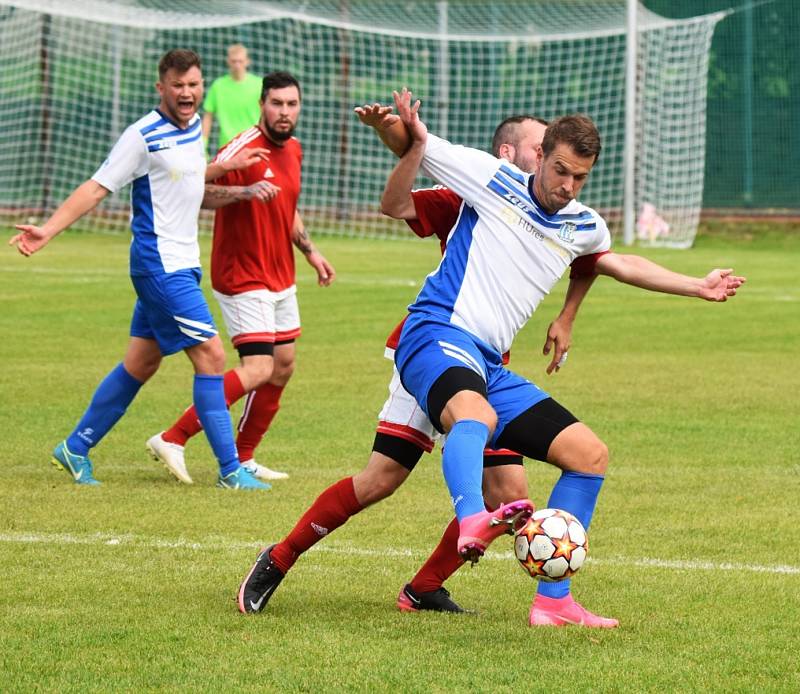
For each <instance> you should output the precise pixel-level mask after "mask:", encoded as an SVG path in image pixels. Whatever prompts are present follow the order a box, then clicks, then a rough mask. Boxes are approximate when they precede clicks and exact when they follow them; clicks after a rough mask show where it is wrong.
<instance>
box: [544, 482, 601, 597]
mask: <svg viewBox="0 0 800 694" xmlns="http://www.w3.org/2000/svg"><path fill="white" fill-rule="evenodd" d="M604 479H605V478H604V477H603V475H587V474H585V473H583V472H569V471H566V470H565V471H564V472H562V473H561V477H559V478H558V482H556V486H555V487H553V491H552V492H551V493H550V499H549V500H548V502H547V507H548V508H560V509H561V510H562V511H569V512H570V513H571V514H572V515H573V516H575V517H576V518H577V519H578V520H579V521H580V522H581V524H582V525H583V527H584V528H586V531H587V532H588V530H589V524H590V523H591V522H592V514H593V513H594V507H595V505H596V504H597V497H598V495H599V494H600V487H602V486H603V480H604ZM571 582H572V581H571V580H570V579H569V578H567V579H565V580H563V581H558V582H557V583H545V582H544V581H539V588H538V590H537V592H538V593H539V595H544V596H545V597H548V598H565V597H567V595H569V589H570V584H571Z"/></svg>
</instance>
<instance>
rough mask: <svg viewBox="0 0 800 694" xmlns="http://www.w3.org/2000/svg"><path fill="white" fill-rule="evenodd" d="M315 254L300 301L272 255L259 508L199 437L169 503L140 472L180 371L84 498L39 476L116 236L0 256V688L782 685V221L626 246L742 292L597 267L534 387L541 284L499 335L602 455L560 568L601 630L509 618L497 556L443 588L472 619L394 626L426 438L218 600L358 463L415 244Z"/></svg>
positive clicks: (434, 470)
mask: <svg viewBox="0 0 800 694" xmlns="http://www.w3.org/2000/svg"><path fill="white" fill-rule="evenodd" d="M319 244H320V246H321V247H322V248H323V249H324V251H325V253H326V255H327V256H328V257H329V258H330V259H331V261H332V262H333V263H334V264H335V265H336V267H337V270H338V274H339V278H338V280H337V283H336V285H335V286H333V287H331V288H329V289H325V290H322V289H319V288H317V287H316V286H315V285H314V284H313V282H312V278H311V275H310V273H309V271H308V268H307V267H306V266H303V267H301V268H300V278H299V287H300V302H301V310H302V314H303V323H304V335H303V337H302V339H301V340H300V342H299V343H298V352H299V354H298V368H297V372H296V374H295V377H294V380H293V381H292V383H291V384H290V386H289V388H288V389H287V391H286V394H285V398H284V405H283V408H282V410H281V412H280V414H279V415H278V418H277V420H276V422H275V425H274V427H273V430H272V431H271V432H270V434H269V435H268V440H267V441H265V445H264V449H263V452H262V456H264V457H265V459H268V460H269V461H270V464H273V463H274V467H276V468H278V469H285V470H287V471H289V472H290V473H291V475H292V477H291V479H290V480H288V481H286V482H279V483H276V484H275V485H274V489H273V491H271V492H269V493H267V494H255V493H251V494H245V493H231V492H224V491H221V490H218V489H215V488H214V486H213V484H214V481H215V474H216V473H215V465H214V462H213V459H212V456H211V454H210V452H209V450H208V447H207V445H206V443H205V441H204V440H203V439H202V438H201V437H199V438H198V439H197V440H195V441H193V442H192V443H191V444H190V446H189V448H188V449H187V451H188V461H189V466H190V470H191V472H192V475H193V477H194V479H195V482H196V484H195V486H194V487H190V488H187V487H181V486H178V485H177V484H175V483H173V482H172V481H171V480H170V479H169V478H168V477H167V475H166V473H165V472H164V471H163V469H161V468H160V467H158V466H156V465H154V464H153V463H152V462H151V461H150V460H149V459H148V458H147V457H146V455H145V452H144V441H145V440H146V439H147V438H148V437H149V436H150V435H151V434H153V433H154V432H157V431H159V430H161V429H163V428H165V426H167V425H168V424H169V423H170V422H171V420H172V419H173V418H174V417H175V416H177V414H179V413H180V412H181V410H182V408H183V407H185V406H186V405H187V404H188V398H189V394H190V388H191V370H190V366H189V363H188V360H186V359H185V357H183V356H181V355H179V356H175V357H173V358H171V359H168V360H166V361H165V363H164V365H163V367H162V370H161V371H160V372H159V373H158V374H157V376H156V377H155V378H154V379H153V381H152V382H151V383H150V384H149V385H148V386H147V387H146V388H145V389H144V390H143V391H142V392H141V394H140V396H139V397H138V399H137V400H136V401H135V403H134V404H133V405H132V407H131V408H130V410H129V412H128V414H127V415H126V417H125V418H124V419H123V420H122V421H121V422H120V424H119V425H118V426H117V428H116V429H115V430H114V431H112V432H111V434H110V435H109V436H108V437H107V439H106V440H104V441H103V443H102V444H101V445H100V446H99V447H98V449H97V450H96V451H95V452H94V454H93V459H94V462H95V470H96V474H97V476H98V477H99V478H100V479H101V480H102V481H103V486H102V487H101V488H98V489H83V488H78V487H77V486H76V485H73V484H71V483H70V481H69V479H68V478H67V476H66V475H65V474H64V473H63V472H58V471H56V470H55V469H54V468H52V467H51V466H50V465H49V464H48V459H49V454H50V451H51V449H52V448H53V446H54V444H55V443H57V441H58V440H60V439H61V438H63V437H64V436H65V435H66V434H67V433H68V431H69V430H70V428H71V427H72V426H73V425H74V423H75V421H76V420H77V417H78V416H79V415H80V413H81V412H82V411H83V408H84V407H85V405H86V403H87V401H88V398H89V397H90V395H91V392H92V390H93V388H94V387H95V385H96V383H97V382H98V380H99V379H100V378H102V377H103V376H104V375H105V373H106V372H107V371H108V370H109V369H110V368H111V367H112V366H113V365H114V364H115V363H117V361H118V360H119V358H120V357H121V355H122V352H123V350H124V347H125V343H126V340H127V333H126V329H127V324H128V321H129V315H130V309H131V306H132V301H133V292H132V289H131V287H130V284H129V281H128V279H127V272H126V267H127V247H128V240H127V238H125V237H113V236H100V235H91V234H81V233H70V234H67V235H66V236H65V237H64V238H61V239H58V240H57V241H56V242H54V243H53V245H52V247H50V248H48V249H45V251H43V252H42V253H41V254H40V255H38V256H36V257H34V258H30V259H24V258H22V257H20V256H17V255H16V254H15V253H13V252H12V251H11V250H7V251H5V252H3V253H2V254H0V296H1V297H2V301H1V306H2V311H0V329H1V330H2V338H3V339H2V341H0V359H1V360H2V361H1V363H2V364H3V369H2V371H0V427H2V432H3V448H2V450H3V457H2V459H3V464H2V465H1V466H0V498H2V503H1V504H0V566H2V567H3V569H2V577H3V581H2V592H0V690H2V691H33V690H36V691H81V692H87V691H98V692H99V691H110V690H114V691H142V690H165V691H166V690H168V691H178V690H192V691H209V692H212V691H262V692H263V691H404V692H405V691H408V692H453V691H487V692H489V691H491V692H495V693H496V692H517V691H547V690H569V691H579V692H598V691H608V692H612V691H653V692H656V691H658V692H663V691H720V692H722V691H724V692H730V691H759V692H761V691H785V692H795V691H798V690H800V675H798V669H797V638H798V627H797V625H798V623H800V604H799V603H798V599H797V598H798V595H800V561H799V560H798V550H799V549H800V530H798V524H797V499H798V495H799V494H800V454H798V450H800V445H798V444H799V443H800V441H798V421H800V406H799V405H798V403H800V398H798V392H800V373H799V371H798V368H797V367H798V361H797V355H798V348H800V329H799V328H798V325H799V324H798V318H800V313H799V312H798V305H800V304H799V303H798V302H800V289H798V285H797V281H796V275H797V260H796V259H797V257H798V254H800V235H798V234H796V233H791V231H789V230H788V228H787V229H786V233H777V232H774V230H773V232H771V233H763V234H761V233H757V234H751V233H742V234H738V235H737V236H736V238H735V239H734V240H731V239H730V236H729V235H727V234H723V233H714V234H709V235H706V236H703V237H701V238H700V239H699V240H698V244H697V247H696V248H695V249H694V250H692V251H688V252H682V251H666V250H663V251H654V250H651V251H646V252H645V254H646V255H647V256H648V257H651V258H652V259H654V260H656V261H657V262H661V263H663V264H665V265H668V266H670V267H673V268H675V269H678V270H681V271H684V272H687V273H691V274H705V272H707V271H708V270H709V269H711V268H712V267H716V266H723V267H724V266H728V265H731V266H733V267H735V268H736V270H737V271H738V272H740V273H741V274H745V275H747V277H748V283H747V285H746V286H745V287H744V288H743V289H742V290H741V292H740V295H739V296H738V297H736V298H735V299H734V300H733V301H731V302H729V303H727V304H722V305H711V304H705V303H702V302H700V301H696V300H689V299H680V298H676V297H667V296H661V295H653V294H646V293H644V292H641V291H639V290H636V289H633V288H631V287H626V286H622V285H618V284H616V283H615V282H613V281H612V280H609V279H607V278H601V279H600V280H598V282H597V283H596V285H595V287H594V288H593V289H592V292H591V294H590V295H589V297H588V298H587V300H586V302H585V305H584V307H583V309H582V312H581V315H580V316H579V319H578V323H577V325H576V329H575V335H574V341H573V342H574V344H573V347H572V349H571V351H570V360H569V363H568V365H567V366H566V367H565V368H564V369H563V370H562V371H561V372H560V373H559V374H558V375H556V376H552V377H547V376H545V374H544V368H545V365H546V363H547V362H546V360H545V358H544V357H542V356H541V354H540V350H541V344H542V342H543V338H544V332H545V329H546V326H547V324H548V322H549V321H550V320H551V319H552V317H553V316H554V315H555V313H556V312H557V310H558V308H559V307H560V303H561V299H562V297H563V289H564V286H565V285H560V286H559V287H558V288H557V289H556V290H555V291H554V293H553V295H552V296H551V297H549V298H548V299H547V300H546V301H545V302H544V304H543V305H542V306H541V308H540V310H539V312H538V313H537V315H536V316H535V317H534V319H533V320H532V321H531V322H530V325H529V326H528V327H527V328H526V329H525V330H524V331H523V333H522V334H521V335H520V337H519V339H518V340H517V342H516V344H515V347H514V354H513V365H514V367H515V368H516V369H517V370H518V371H520V372H521V373H523V374H524V375H526V376H528V377H530V378H532V379H534V380H535V381H536V382H538V383H539V384H540V385H542V386H543V387H545V388H546V389H548V390H549V391H550V392H551V393H552V394H553V395H554V397H556V398H557V399H558V400H559V401H560V402H562V403H564V404H565V405H566V406H568V407H569V408H570V409H571V410H572V411H573V412H575V413H576V414H577V415H578V416H580V417H581V418H582V419H583V420H584V421H585V422H586V423H588V424H589V425H590V426H591V427H592V428H593V429H594V430H595V431H596V432H598V434H599V435H600V436H601V437H602V438H603V439H604V440H605V441H606V442H607V443H608V445H609V447H610V450H611V465H610V469H609V473H608V477H607V481H606V485H605V487H604V490H603V493H602V496H601V499H600V504H599V506H598V510H597V513H596V514H595V519H594V522H593V526H592V548H591V556H592V561H591V562H590V563H589V564H587V565H586V567H585V568H584V569H583V570H582V571H581V573H580V574H579V575H578V576H577V577H576V579H575V581H574V588H575V593H576V595H577V597H578V598H579V599H581V600H582V601H583V602H584V603H585V604H586V605H587V606H589V607H590V608H595V609H597V610H599V611H600V612H602V613H603V614H609V615H613V616H616V617H618V618H619V619H620V621H621V625H622V626H621V628H620V629H618V630H616V631H613V632H604V633H597V632H594V631H588V630H581V629H558V630H542V629H537V630H532V629H529V628H528V627H527V622H526V618H527V609H528V606H529V603H530V599H531V597H532V595H533V593H534V585H533V583H532V582H531V581H530V579H527V578H526V577H525V576H524V575H523V573H522V571H520V569H519V568H517V567H516V566H515V562H514V561H513V560H512V559H511V558H510V556H509V555H508V552H509V551H510V543H508V544H506V545H504V544H503V542H498V544H497V545H496V546H495V547H493V550H494V551H493V552H492V553H491V554H490V555H489V556H488V557H487V558H486V559H485V560H483V561H482V562H481V563H480V565H478V566H477V567H475V568H474V569H464V570H462V571H460V572H458V573H457V574H456V575H455V576H454V577H453V578H452V579H451V580H450V581H449V583H448V586H449V588H450V589H451V590H452V592H453V595H454V597H455V598H456V599H457V600H458V601H459V602H460V603H462V604H464V605H466V606H468V607H474V608H476V609H478V610H479V612H480V614H479V615H478V616H477V617H472V618H469V617H464V618H461V617H455V618H452V617H448V616H442V615H429V614H418V615H403V614H400V613H398V612H397V611H396V609H395V607H394V600H395V597H396V595H397V592H398V590H399V589H400V587H401V586H402V584H403V583H404V582H405V581H406V580H408V579H409V578H410V576H411V575H413V573H414V571H415V569H416V568H417V567H418V565H419V564H420V563H421V562H422V561H423V559H424V558H425V557H426V556H427V553H428V551H429V550H430V549H431V548H432V547H433V545H434V544H435V542H436V541H437V539H438V537H439V534H440V532H441V530H442V529H443V528H444V526H445V524H446V523H447V521H448V519H449V517H450V515H451V510H450V506H449V502H448V498H447V493H446V491H445V488H444V484H443V481H442V478H441V473H440V469H439V454H438V452H436V453H434V454H433V455H432V456H426V457H425V458H424V459H423V461H422V462H421V463H420V465H419V467H418V469H417V470H416V471H415V473H414V474H413V475H412V476H411V478H410V479H409V481H408V483H407V484H406V485H405V486H404V487H403V489H402V490H400V491H399V492H398V493H397V494H396V495H395V496H394V497H392V498H390V499H388V500H387V501H385V502H383V503H382V504H380V505H378V506H376V507H374V508H372V509H369V510H368V511H366V512H364V513H363V514H362V515H360V516H359V517H357V518H355V519H354V520H353V521H352V522H350V523H348V524H347V525H346V526H344V527H343V528H341V529H340V530H338V531H337V532H336V533H335V534H334V535H332V536H331V537H330V538H328V539H326V540H325V541H324V542H322V543H320V544H319V545H318V546H317V549H315V550H314V551H312V552H309V553H308V554H307V555H306V556H304V557H303V558H302V559H301V560H300V561H299V562H298V564H297V565H296V567H295V569H294V570H293V571H292V572H291V573H290V574H289V576H288V577H287V578H286V580H285V581H284V584H283V585H282V586H281V588H280V590H279V591H278V592H277V593H276V595H275V597H274V598H273V599H272V601H271V602H270V604H269V607H268V608H267V610H266V612H265V613H263V614H262V615H259V616H256V617H253V618H244V617H242V616H241V615H239V614H238V612H237V611H236V609H235V605H234V602H233V596H234V594H235V591H236V588H237V585H238V582H239V580H240V579H241V577H242V576H243V574H244V573H245V571H246V570H247V569H248V567H249V566H250V563H251V562H252V560H253V558H254V555H255V552H256V550H257V549H258V548H259V547H260V546H261V545H262V544H263V543H266V542H268V541H275V540H277V539H280V538H281V537H282V536H283V535H284V534H285V533H286V532H287V531H288V530H289V529H290V527H291V526H292V525H293V524H294V522H295V521H296V519H297V518H298V517H299V515H300V514H301V512H302V511H304V510H305V508H306V507H307V505H308V504H309V503H310V502H311V501H312V500H313V499H314V498H315V497H316V495H317V494H318V493H319V492H320V491H321V490H322V489H323V488H324V487H325V486H327V485H328V484H330V483H332V482H334V481H336V480H337V479H339V478H341V477H343V476H345V475H347V474H352V473H354V472H356V471H358V470H359V469H361V467H362V466H363V465H364V464H365V462H366V460H367V457H368V455H369V451H370V447H371V443H372V436H373V431H374V424H375V419H376V414H377V412H378V410H379V408H380V406H381V404H382V402H383V399H384V395H385V387H386V384H387V382H388V378H389V373H390V368H389V364H388V363H387V362H386V361H385V360H384V359H383V357H382V351H383V349H382V347H383V340H384V339H385V337H386V334H387V333H388V332H389V330H390V329H391V328H392V327H393V326H394V324H395V322H396V321H397V320H399V318H401V317H402V314H403V306H404V305H405V304H406V303H408V302H409V301H410V300H411V299H412V298H413V296H414V294H415V291H416V286H417V284H418V282H419V280H420V279H421V278H422V276H423V275H424V273H426V272H427V271H429V270H430V269H431V268H432V267H433V265H434V263H435V262H436V256H437V250H436V248H434V245H435V244H432V243H429V242H423V241H418V242H417V241H414V242H393V241H383V242H380V241H345V240H340V239H321V240H320V242H319ZM234 362H235V357H234V355H233V353H231V354H230V363H231V364H233V363H234ZM528 474H529V481H530V485H531V495H532V498H533V499H534V501H535V502H536V503H537V504H538V505H540V506H542V505H544V504H545V502H546V499H547V496H548V493H549V490H550V488H551V486H552V483H553V481H554V480H555V478H556V473H555V471H554V470H552V469H550V468H548V466H546V465H544V464H540V463H535V462H531V463H530V464H529V465H528ZM782 565H783V566H785V567H788V568H787V569H785V571H784V572H782V573H781V572H779V570H778V567H780V566H782ZM758 567H762V568H763V570H761V571H758V570H751V568H752V569H756V568H758Z"/></svg>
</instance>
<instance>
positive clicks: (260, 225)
mask: <svg viewBox="0 0 800 694" xmlns="http://www.w3.org/2000/svg"><path fill="white" fill-rule="evenodd" d="M259 147H264V148H266V149H269V150H270V154H269V159H268V160H267V161H259V162H258V163H256V164H253V165H252V166H249V167H248V168H246V169H240V170H238V171H229V172H228V173H226V174H225V175H224V176H222V177H220V178H218V179H217V180H216V181H214V184H215V185H225V186H249V185H252V184H254V183H258V182H259V181H268V182H269V183H272V184H273V185H276V186H278V187H279V188H280V192H279V193H278V194H277V195H276V196H275V197H274V198H273V199H272V200H270V201H269V202H266V203H265V202H261V201H259V200H241V201H239V202H234V203H231V204H230V205H226V206H225V207H220V208H219V209H218V210H217V212H216V215H215V217H214V241H213V246H212V250H211V285H212V286H213V287H214V289H216V290H217V291H218V292H221V293H222V294H228V295H230V294H241V293H243V292H248V291H252V290H255V289H267V290H269V291H271V292H279V291H282V290H284V289H288V288H289V287H291V286H292V285H294V283H295V264H294V250H293V244H292V228H293V225H294V218H295V214H296V213H297V200H298V198H299V197H300V177H301V165H302V162H303V149H302V147H301V146H300V141H299V140H297V139H295V138H294V137H290V138H289V139H288V140H286V141H285V142H284V143H283V144H282V145H280V144H277V143H275V142H273V141H272V140H270V139H269V138H268V137H267V136H266V134H265V133H264V132H263V131H262V130H261V128H260V127H258V126H254V127H252V128H250V129H249V130H245V131H244V132H243V133H240V134H239V135H237V136H236V137H235V138H233V140H231V141H230V142H229V143H228V144H227V145H225V146H224V147H223V148H222V149H221V150H220V151H219V152H218V153H217V156H216V157H215V158H214V162H215V163H220V162H223V161H225V160H226V159H229V158H230V157H233V156H235V155H237V154H239V153H240V152H242V151H243V150H246V149H255V148H259Z"/></svg>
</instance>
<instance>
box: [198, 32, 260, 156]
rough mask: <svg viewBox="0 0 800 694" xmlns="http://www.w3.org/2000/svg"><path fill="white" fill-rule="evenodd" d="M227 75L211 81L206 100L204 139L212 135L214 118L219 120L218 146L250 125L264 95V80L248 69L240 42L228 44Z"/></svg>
mask: <svg viewBox="0 0 800 694" xmlns="http://www.w3.org/2000/svg"><path fill="white" fill-rule="evenodd" d="M226 62H227V64H228V74H227V75H223V76H222V77H218V78H217V79H215V80H214V81H213V82H212V83H211V87H210V88H209V90H208V94H207V95H206V98H205V101H203V111H204V113H203V139H204V140H205V142H206V143H208V141H209V137H210V136H211V127H212V125H213V123H214V119H215V118H216V120H217V126H218V131H217V132H218V138H217V146H216V148H215V149H214V150H211V151H212V152H213V151H215V150H216V149H219V148H220V147H222V146H223V145H226V144H228V143H229V142H230V141H231V140H232V139H233V138H234V136H235V135H237V134H238V133H240V132H242V131H243V130H245V129H246V128H249V127H250V126H252V125H253V123H256V122H257V121H258V118H259V115H260V114H259V108H258V100H259V98H260V96H261V79H260V78H259V77H258V76H257V75H254V74H252V73H251V72H248V71H247V68H248V67H249V66H250V58H249V57H248V55H247V48H245V47H244V46H243V45H242V44H241V43H234V44H233V45H231V46H228V57H227V59H226Z"/></svg>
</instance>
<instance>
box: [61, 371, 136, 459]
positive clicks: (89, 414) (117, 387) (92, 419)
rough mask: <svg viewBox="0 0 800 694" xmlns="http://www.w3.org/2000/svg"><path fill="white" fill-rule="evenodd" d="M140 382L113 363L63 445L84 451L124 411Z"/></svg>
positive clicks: (79, 453)
mask: <svg viewBox="0 0 800 694" xmlns="http://www.w3.org/2000/svg"><path fill="white" fill-rule="evenodd" d="M141 387H142V384H141V383H140V382H139V381H137V380H136V379H135V378H134V377H133V376H131V375H130V374H129V373H128V372H127V371H125V367H124V366H123V365H122V364H117V365H116V366H115V367H114V368H113V369H112V370H111V372H110V373H109V374H108V375H107V376H106V377H105V378H104V379H103V380H102V381H101V382H100V385H99V386H97V390H95V391H94V395H93V396H92V401H91V402H90V403H89V407H88V408H87V410H86V412H84V413H83V417H81V421H80V422H78V426H76V427H75V429H74V430H73V431H72V433H71V434H70V435H69V436H68V437H67V448H68V449H69V451H70V453H74V454H75V455H87V454H88V453H89V449H90V448H94V447H95V446H96V445H97V444H98V443H100V440H101V439H102V438H103V437H104V436H105V435H106V434H107V433H108V432H109V431H111V428H112V427H113V426H114V425H115V424H116V423H117V422H118V421H119V418H120V417H122V415H124V414H125V410H127V409H128V405H130V404H131V402H132V401H133V399H134V398H135V397H136V393H138V392H139V388H141Z"/></svg>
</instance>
